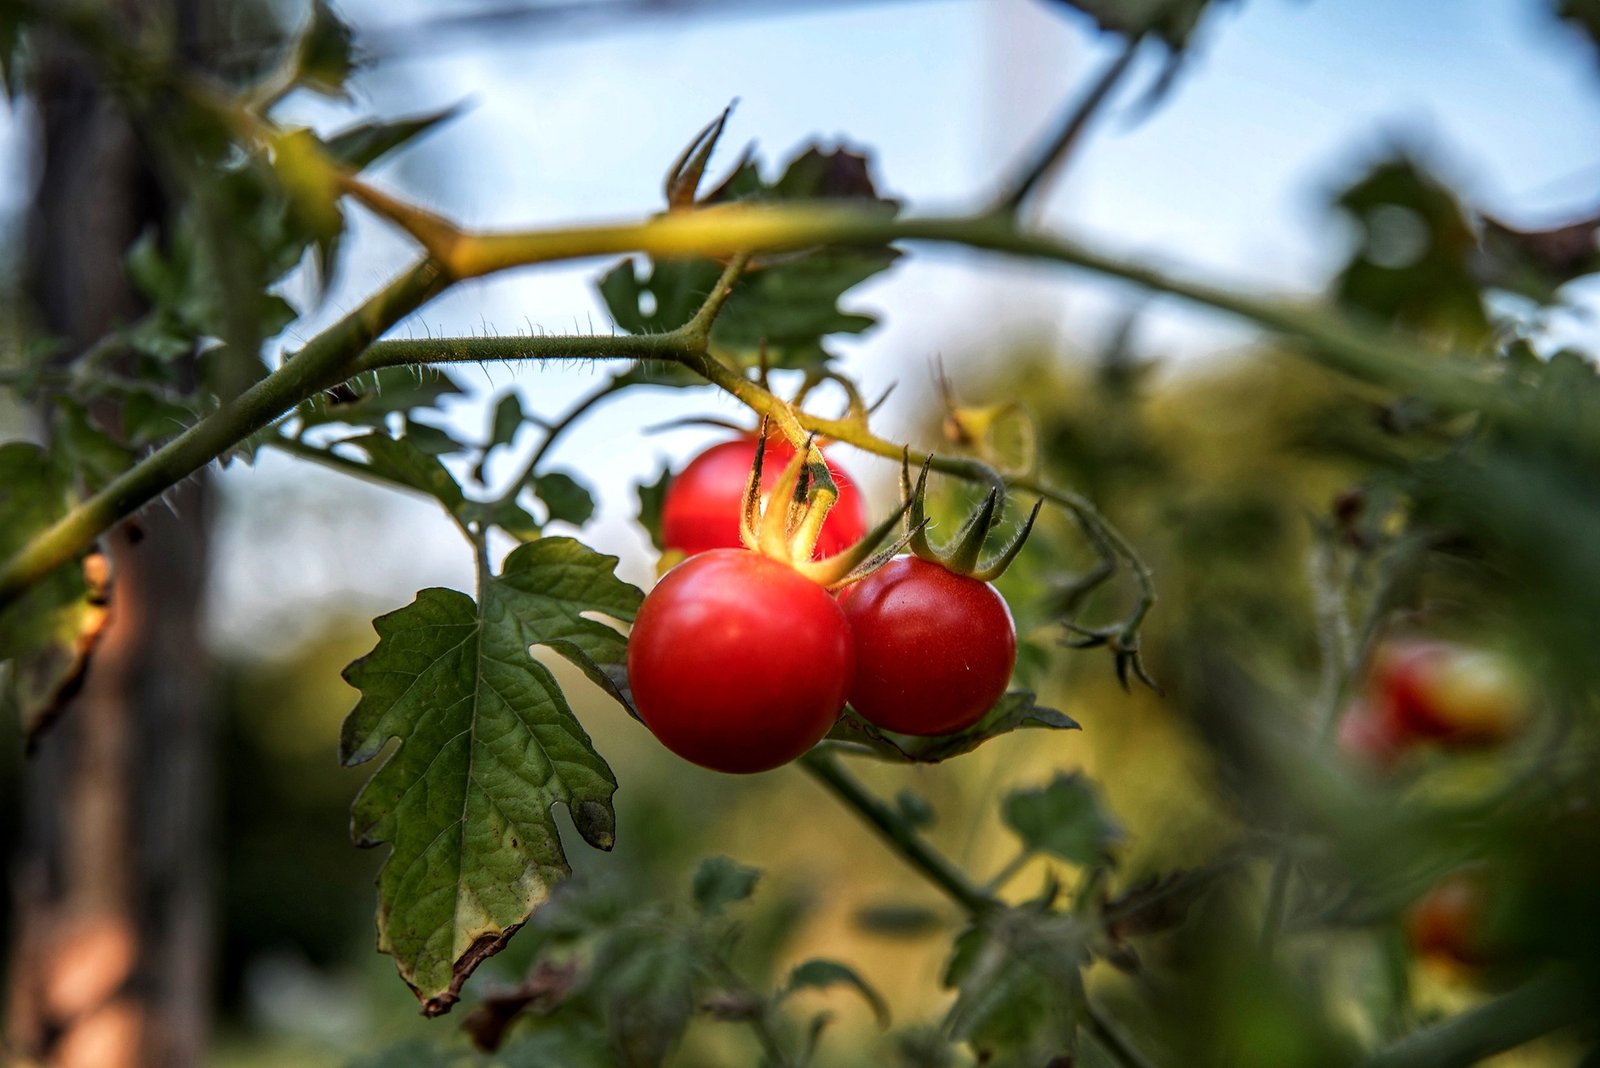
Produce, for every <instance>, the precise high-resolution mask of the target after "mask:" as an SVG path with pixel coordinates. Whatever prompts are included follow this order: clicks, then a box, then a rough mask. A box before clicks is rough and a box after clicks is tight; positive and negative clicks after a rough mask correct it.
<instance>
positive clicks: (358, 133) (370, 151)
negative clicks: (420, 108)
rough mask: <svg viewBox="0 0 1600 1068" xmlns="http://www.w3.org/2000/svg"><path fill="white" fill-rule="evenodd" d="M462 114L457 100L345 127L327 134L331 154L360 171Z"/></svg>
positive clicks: (347, 165)
mask: <svg viewBox="0 0 1600 1068" xmlns="http://www.w3.org/2000/svg"><path fill="white" fill-rule="evenodd" d="M459 114H461V105H459V104H454V105H451V106H450V107H447V108H444V109H442V110H439V111H431V112H428V113H426V114H423V115H413V116H410V117H408V118H404V119H392V120H390V121H388V122H363V123H360V124H359V125H356V126H350V127H346V128H345V129H343V130H340V131H339V132H338V133H336V134H334V135H333V136H332V137H330V138H328V145H327V148H328V155H330V156H331V157H333V158H334V159H336V160H338V161H339V162H340V163H342V164H344V165H345V166H346V167H349V168H350V169H351V170H353V171H360V170H363V169H365V168H367V167H370V166H371V165H372V164H373V163H375V162H377V161H378V160H379V159H381V158H382V157H384V156H385V155H387V154H388V153H390V152H393V151H394V150H395V149H397V148H399V147H401V146H402V145H405V144H409V143H410V142H412V141H414V140H416V139H417V138H418V137H421V136H422V135H423V134H425V133H427V132H428V131H429V130H431V129H433V128H434V127H435V126H438V125H439V124H440V123H444V122H449V121H450V120H451V119H453V118H455V117H456V116H457V115H459Z"/></svg>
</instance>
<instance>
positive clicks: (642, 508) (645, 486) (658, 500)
mask: <svg viewBox="0 0 1600 1068" xmlns="http://www.w3.org/2000/svg"><path fill="white" fill-rule="evenodd" d="M670 485H672V469H671V468H670V467H663V468H662V469H661V476H660V477H659V478H657V479H656V480H655V481H654V482H648V483H646V482H641V483H639V485H638V486H637V487H636V488H637V489H638V492H639V525H640V526H641V527H643V528H644V529H645V533H647V534H649V535H650V544H652V545H654V546H655V547H656V549H657V551H659V550H661V549H662V548H664V546H663V545H662V544H661V508H662V505H664V504H665V503H666V500H667V487H668V486H670Z"/></svg>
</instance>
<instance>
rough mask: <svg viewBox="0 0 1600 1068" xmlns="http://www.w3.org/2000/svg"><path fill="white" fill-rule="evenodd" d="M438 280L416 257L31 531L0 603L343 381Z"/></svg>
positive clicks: (431, 266)
mask: <svg viewBox="0 0 1600 1068" xmlns="http://www.w3.org/2000/svg"><path fill="white" fill-rule="evenodd" d="M446 284H447V279H446V277H445V275H444V273H443V272H442V271H440V269H439V267H438V265H437V264H435V263H434V262H432V261H431V260H426V259H425V260H422V261H420V262H419V263H417V264H416V265H415V266H413V267H412V268H411V269H410V270H408V271H406V273H405V274H403V275H401V276H400V277H399V278H397V279H395V280H394V281H393V282H391V283H389V285H387V286H385V287H384V288H383V289H382V290H380V291H379V292H377V293H376V294H374V295H373V296H372V297H370V298H369V299H368V300H367V301H366V303H364V304H362V305H361V306H360V307H359V308H357V309H356V310H355V311H353V312H351V313H350V314H349V315H346V316H345V317H344V318H343V319H341V320H340V321H339V322H338V323H336V324H334V325H333V326H332V327H330V328H329V329H328V330H327V331H325V332H324V333H322V334H320V335H318V336H317V337H316V338H315V339H314V340H312V341H311V343H310V344H308V345H307V346H306V347H305V348H304V349H302V350H300V352H299V353H297V354H296V355H295V356H293V357H292V358H290V359H287V360H285V361H284V363H283V366H281V367H279V368H278V369H277V370H276V371H274V372H273V373H272V374H270V375H268V376H267V377H266V378H264V379H262V380H261V381H260V382H257V383H256V384H255V385H254V386H252V387H251V388H250V389H247V390H246V391H244V392H243V393H241V394H240V395H239V396H238V397H237V398H235V399H234V400H233V401H231V402H229V403H227V404H224V405H223V406H222V407H220V408H218V409H217V410H216V411H214V412H212V413H211V414H210V415H208V416H206V417H205V418H204V419H202V420H200V422H198V423H196V424H195V425H194V426H192V427H190V428H189V429H188V430H186V431H184V432H183V433H182V434H179V435H178V436H177V437H175V438H173V439H172V440H171V441H169V442H167V443H166V444H165V445H163V446H162V447H161V448H159V449H157V450H156V451H155V452H153V453H151V454H150V455H149V456H147V457H145V458H144V459H143V460H141V461H139V462H138V463H136V464H135V465H134V466H133V467H131V468H130V469H129V470H127V471H126V472H124V473H123V474H121V475H118V476H117V477H116V478H114V479H112V480H111V481H110V482H109V483H107V484H106V485H105V487H104V488H102V489H101V490H99V491H98V492H96V493H94V494H93V495H91V496H90V497H88V498H87V499H85V500H84V501H83V502H81V503H80V504H78V505H77V506H76V507H74V508H73V509H72V510H71V511H69V512H68V513H67V514H66V515H64V516H62V517H61V518H60V519H59V520H57V521H56V522H55V523H53V524H51V525H50V526H49V527H47V528H45V529H44V530H43V531H41V532H39V533H38V534H36V535H35V536H34V537H33V538H32V539H30V540H29V542H28V543H27V544H26V545H25V546H23V547H22V549H21V550H20V551H19V552H18V553H17V554H16V555H15V556H13V557H12V558H11V559H10V560H7V561H6V562H5V564H4V566H3V567H0V607H3V606H4V605H6V604H8V603H10V602H11V601H12V600H14V599H15V598H16V597H17V596H18V595H19V594H21V593H22V592H23V591H24V590H26V589H27V588H28V587H29V586H31V585H32V584H33V583H35V582H38V581H39V580H40V579H42V578H44V576H46V575H48V574H49V573H50V572H51V571H54V570H55V569H56V568H58V567H60V566H61V565H62V564H65V563H67V562H68V561H69V560H72V559H73V558H74V557H76V556H77V555H78V554H79V553H81V552H83V551H84V550H85V549H87V548H88V547H89V546H90V545H91V544H93V543H94V540H95V539H96V538H98V537H99V536H100V535H101V534H102V533H103V532H105V531H106V530H108V529H110V527H111V526H112V525H113V524H114V523H116V522H117V521H119V520H121V519H123V518H124V517H126V516H128V515H131V514H132V513H133V512H134V511H136V510H137V509H138V508H139V507H140V506H142V505H144V504H146V503H147V502H149V501H151V500H153V499H155V498H156V497H158V496H160V495H161V493H162V492H163V491H165V490H167V489H168V488H170V487H172V486H175V485H177V484H178V483H179V482H182V481H183V480H184V479H186V478H188V477H189V476H190V475H192V474H194V473H195V472H196V471H198V470H200V469H201V468H203V467H204V466H205V465H206V464H208V463H210V462H211V461H212V460H215V459H216V458H217V457H219V456H222V455H224V454H225V453H227V452H228V451H229V450H230V449H232V448H233V447H234V446H236V445H238V444H239V443H240V442H242V441H244V440H245V439H246V438H248V437H249V436H250V435H251V434H254V433H255V432H256V431H258V430H260V429H262V428H263V427H265V426H267V425H268V424H270V423H271V422H272V421H273V420H274V419H277V418H278V417H279V416H281V415H282V414H283V413H284V412H286V411H288V410H289V409H291V408H293V407H294V406H295V405H296V404H298V403H300V401H302V400H304V399H305V398H306V397H309V396H311V395H313V394H315V393H317V392H318V391H319V390H322V389H326V388H328V387H329V386H332V385H336V384H338V383H339V382H342V381H344V380H345V379H346V378H349V377H350V375H351V373H352V367H351V365H352V363H353V362H354V361H355V358H356V356H357V355H358V354H359V353H360V352H361V351H362V350H363V349H365V348H366V347H367V346H368V345H370V344H371V343H372V341H373V340H374V339H375V338H376V337H377V336H378V335H379V334H381V333H382V332H383V331H384V330H387V329H388V328H389V327H390V326H392V325H394V323H396V322H398V321H399V320H400V319H401V318H403V317H404V316H405V315H407V314H409V313H410V312H411V311H412V310H413V309H415V308H417V307H418V306H419V305H421V304H423V303H424V302H425V301H427V300H429V299H430V298H432V297H434V296H436V295H437V294H438V293H440V292H441V291H443V289H444V288H445V285H446Z"/></svg>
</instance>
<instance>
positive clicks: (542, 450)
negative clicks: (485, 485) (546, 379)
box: [493, 375, 627, 507]
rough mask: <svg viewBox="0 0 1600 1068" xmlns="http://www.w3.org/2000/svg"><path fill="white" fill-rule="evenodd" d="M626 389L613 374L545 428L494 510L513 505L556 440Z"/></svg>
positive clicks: (620, 380) (496, 501) (496, 502)
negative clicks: (592, 410)
mask: <svg viewBox="0 0 1600 1068" xmlns="http://www.w3.org/2000/svg"><path fill="white" fill-rule="evenodd" d="M626 388H627V383H626V382H624V381H623V380H622V377H621V376H620V375H613V376H612V377H611V378H608V379H606V382H605V384H604V385H603V386H601V387H600V388H599V389H597V390H594V391H593V392H592V393H589V394H587V395H585V396H584V397H583V398H582V399H580V400H579V401H578V402H577V403H576V404H574V405H573V406H572V407H570V408H568V409H567V410H566V412H565V413H563V414H562V416H561V418H560V419H557V420H556V421H555V422H554V423H551V424H550V425H549V426H548V427H546V428H545V433H544V440H543V441H541V442H539V447H538V448H536V449H534V450H533V455H531V456H529V457H528V462H527V463H525V464H523V465H522V470H521V471H519V472H518V473H517V475H516V477H515V478H513V479H512V480H511V482H510V483H509V484H507V486H506V488H505V491H504V492H502V493H501V494H500V496H499V497H498V498H497V499H496V500H495V502H494V506H493V507H498V506H501V505H507V504H511V503H513V502H515V501H516V499H517V496H518V495H519V494H520V493H521V492H522V490H523V487H524V486H526V485H527V484H528V482H529V480H530V479H532V478H533V476H534V475H536V474H538V471H539V465H540V464H541V463H543V462H544V458H545V456H546V455H548V454H549V452H550V447H551V446H553V445H554V444H555V443H556V441H557V439H559V438H560V437H561V435H563V434H565V433H566V432H567V430H568V429H569V428H571V426H572V425H573V424H574V423H576V422H577V421H578V420H579V419H581V418H583V417H584V415H586V414H587V413H588V412H589V411H590V409H592V408H593V407H594V406H595V405H597V404H599V403H600V402H601V401H603V400H605V399H606V398H607V397H609V396H611V395H612V394H613V393H617V392H620V391H621V390H623V389H626Z"/></svg>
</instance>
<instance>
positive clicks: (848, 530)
mask: <svg viewBox="0 0 1600 1068" xmlns="http://www.w3.org/2000/svg"><path fill="white" fill-rule="evenodd" d="M755 454H756V439H755V437H754V436H747V437H739V438H735V439H733V440H732V441H724V442H720V443H718V444H716V445H713V446H711V447H710V448H709V449H706V450H705V451H704V452H701V453H700V454H699V455H698V456H696V457H695V458H694V459H692V460H690V461H689V463H688V464H687V465H686V466H685V467H684V469H683V470H682V471H681V472H680V473H679V474H678V475H677V477H675V478H674V479H673V480H672V483H671V484H670V485H669V486H668V487H667V493H666V499H665V500H664V501H663V502H662V505H661V541H662V545H663V547H665V548H667V549H676V550H678V551H680V552H682V553H684V554H685V555H688V556H693V555H694V554H695V553H703V552H705V551H706V550H707V549H732V548H737V547H738V546H739V545H740V541H739V513H740V511H741V509H742V505H743V502H744V491H745V482H746V480H747V479H748V477H749V474H750V465H751V464H752V462H754V460H755ZM793 455H794V446H792V445H790V444H789V443H788V442H787V441H784V440H782V439H781V438H778V439H773V440H770V441H769V442H768V445H767V457H766V459H767V465H766V467H765V468H764V470H763V472H762V476H761V492H762V493H763V494H770V493H771V492H772V490H773V487H774V486H776V485H777V483H778V478H779V476H780V473H781V472H782V470H783V467H784V465H785V464H787V463H788V462H789V459H790V457H792V456H793ZM828 469H829V471H830V472H831V473H832V474H833V478H834V482H835V483H836V484H837V485H838V489H839V498H838V500H837V501H835V502H834V505H833V510H832V511H830V512H829V513H828V518H827V520H826V521H825V522H824V523H823V524H822V533H821V534H820V535H819V536H818V538H817V543H816V548H815V550H814V552H815V555H817V556H832V555H833V554H834V553H837V552H839V551H840V550H842V549H844V548H845V547H847V546H849V545H854V544H855V543H856V542H858V541H860V540H861V537H862V535H864V534H865V533H866V532H867V515H866V508H865V505H864V503H863V502H862V499H861V493H860V491H859V490H858V489H857V488H856V485H855V483H854V482H853V481H852V480H851V479H850V478H849V477H848V476H847V475H846V474H845V473H844V472H843V471H842V470H841V469H840V468H839V466H838V464H837V463H835V462H834V461H833V460H831V459H830V460H829V461H828Z"/></svg>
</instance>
